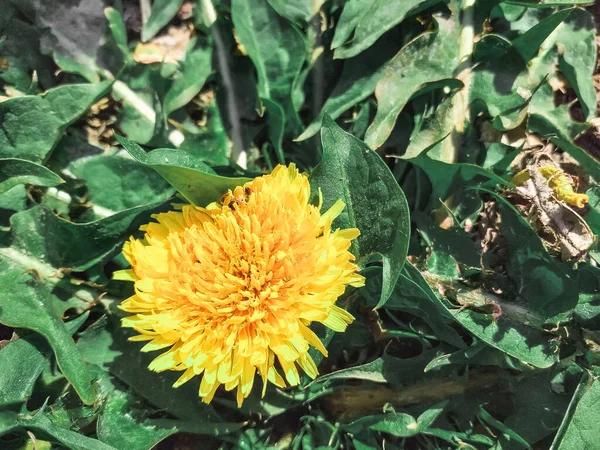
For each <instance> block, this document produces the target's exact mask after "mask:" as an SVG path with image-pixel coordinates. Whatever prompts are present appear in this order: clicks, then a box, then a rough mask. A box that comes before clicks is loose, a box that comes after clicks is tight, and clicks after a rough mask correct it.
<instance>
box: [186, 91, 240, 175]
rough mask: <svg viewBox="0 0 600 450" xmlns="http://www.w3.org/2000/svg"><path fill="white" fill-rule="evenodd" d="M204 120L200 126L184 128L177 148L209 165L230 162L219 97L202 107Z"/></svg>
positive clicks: (222, 164) (227, 139)
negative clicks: (182, 137) (183, 138)
mask: <svg viewBox="0 0 600 450" xmlns="http://www.w3.org/2000/svg"><path fill="white" fill-rule="evenodd" d="M204 114H205V115H206V121H205V123H204V124H203V125H202V126H199V127H193V128H191V129H189V128H188V129H184V130H183V135H184V137H185V140H184V141H183V143H182V144H181V145H180V147H179V149H180V150H184V151H185V152H187V153H189V156H190V158H191V159H193V160H194V161H197V162H203V163H205V164H207V165H210V166H227V165H229V164H230V156H231V149H230V148H229V145H230V144H229V142H231V141H229V138H228V136H227V131H226V130H225V126H226V122H225V121H224V117H223V115H222V113H221V107H220V106H219V98H218V94H217V101H213V102H212V104H210V105H209V106H207V107H206V108H204Z"/></svg>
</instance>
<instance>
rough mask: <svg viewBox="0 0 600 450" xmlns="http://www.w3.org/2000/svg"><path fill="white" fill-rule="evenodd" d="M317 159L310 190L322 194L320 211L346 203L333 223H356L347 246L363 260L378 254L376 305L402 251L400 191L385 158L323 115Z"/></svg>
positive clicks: (406, 224)
mask: <svg viewBox="0 0 600 450" xmlns="http://www.w3.org/2000/svg"><path fill="white" fill-rule="evenodd" d="M321 140H322V142H323V158H322V160H321V162H320V163H319V165H318V166H317V167H316V168H315V169H314V171H313V173H312V175H311V177H310V184H311V192H312V193H313V195H316V193H317V192H319V189H321V191H322V193H323V208H322V210H323V211H326V210H327V209H328V208H330V207H331V206H332V205H333V204H334V203H335V202H336V201H337V200H338V199H342V200H343V201H344V202H345V204H346V207H345V209H344V211H343V212H342V213H341V214H340V216H339V217H338V218H337V219H336V221H335V222H334V226H336V227H340V228H358V229H359V230H360V232H361V235H360V236H359V237H358V238H357V239H356V240H355V241H354V243H353V248H354V251H355V254H356V255H357V257H358V258H360V259H363V261H364V260H365V259H367V258H369V257H370V256H371V255H374V254H377V255H381V257H382V258H383V287H382V290H381V299H380V301H379V303H378V306H382V305H383V304H385V302H386V300H387V299H388V298H389V297H390V295H391V294H392V291H393V289H394V285H395V284H396V280H397V279H398V276H399V275H400V270H402V266H403V265H404V261H405V259H406V255H407V253H408V240H409V235H410V219H409V211H408V204H407V203H406V198H405V197H404V193H403V192H402V189H401V188H400V186H398V183H397V182H396V180H395V179H394V177H393V175H392V173H391V172H390V170H389V169H388V167H387V166H386V164H385V162H383V160H382V159H381V158H380V157H379V155H377V154H376V153H375V152H373V151H372V150H370V149H369V147H367V146H366V145H365V144H364V143H363V142H362V141H360V140H358V139H356V138H355V137H354V136H352V135H350V134H348V133H346V132H344V131H343V130H342V129H341V128H340V127H338V126H337V125H336V124H335V122H334V121H333V119H331V118H330V117H329V116H327V115H326V116H325V117H324V119H323V128H322V130H321Z"/></svg>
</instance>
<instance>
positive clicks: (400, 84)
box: [365, 18, 458, 148]
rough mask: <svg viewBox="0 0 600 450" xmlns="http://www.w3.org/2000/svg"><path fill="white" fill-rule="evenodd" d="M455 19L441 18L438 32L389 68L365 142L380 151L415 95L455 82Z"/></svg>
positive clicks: (402, 54) (403, 53)
mask: <svg viewBox="0 0 600 450" xmlns="http://www.w3.org/2000/svg"><path fill="white" fill-rule="evenodd" d="M456 32H457V30H456V26H455V24H454V22H453V19H447V20H443V19H441V18H438V30H437V31H435V32H428V33H423V34H421V35H420V36H417V37H416V38H415V39H413V40H412V41H411V42H409V43H408V44H407V45H406V46H404V47H403V48H402V50H400V51H399V52H398V54H397V55H396V56H395V57H394V58H393V59H392V60H391V61H390V62H389V63H388V64H387V66H386V68H385V70H384V72H383V75H382V77H381V79H380V80H379V82H378V83H377V87H376V88H375V96H376V97H377V114H376V115H375V119H373V123H372V124H371V126H370V127H369V128H368V129H367V134H366V136H365V142H366V143H367V144H368V145H369V146H370V147H371V148H378V147H380V146H381V145H382V144H383V143H384V142H385V140H386V139H387V138H388V137H389V136H390V134H391V133H392V129H393V128H394V125H395V124H396V120H397V118H398V115H399V114H400V112H401V111H402V109H403V108H404V106H406V104H407V103H408V101H409V100H410V98H411V97H412V96H413V94H414V93H415V92H416V91H417V90H419V89H420V88H422V87H423V86H424V85H426V84H427V83H433V82H436V81H440V80H444V79H448V78H452V75H453V71H454V69H455V67H456V64H457V62H458V51H457V45H456V43H457V35H456Z"/></svg>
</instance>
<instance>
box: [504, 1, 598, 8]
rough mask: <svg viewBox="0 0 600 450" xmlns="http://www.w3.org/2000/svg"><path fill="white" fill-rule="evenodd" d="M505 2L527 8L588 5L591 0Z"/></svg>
mask: <svg viewBox="0 0 600 450" xmlns="http://www.w3.org/2000/svg"><path fill="white" fill-rule="evenodd" d="M506 3H508V4H511V5H523V6H527V7H528V8H554V7H556V6H572V5H589V4H590V3H593V2H592V1H591V0H540V1H538V0H511V1H507V2H506Z"/></svg>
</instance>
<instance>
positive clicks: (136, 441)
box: [96, 390, 177, 450]
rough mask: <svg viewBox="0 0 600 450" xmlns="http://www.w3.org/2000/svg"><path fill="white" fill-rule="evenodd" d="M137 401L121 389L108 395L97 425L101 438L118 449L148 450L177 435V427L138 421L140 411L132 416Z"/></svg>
mask: <svg viewBox="0 0 600 450" xmlns="http://www.w3.org/2000/svg"><path fill="white" fill-rule="evenodd" d="M134 401H135V399H134V398H133V397H132V396H131V395H129V394H127V393H126V392H122V391H119V390H114V391H113V392H112V393H111V394H110V395H109V396H108V399H107V400H106V403H105V404H104V409H103V411H102V414H101V415H100V417H99V418H98V423H97V425H96V432H97V434H98V439H100V440H101V441H102V442H104V443H105V444H109V445H112V446H113V447H115V448H122V449H125V448H126V449H129V450H147V449H149V448H153V447H154V446H155V445H156V444H158V443H159V442H160V441H162V440H163V439H165V438H167V437H169V436H171V435H172V434H175V433H177V429H176V428H174V427H173V428H158V427H156V425H154V424H153V423H152V422H153V421H152V420H148V419H146V418H138V417H139V416H141V411H139V412H137V414H136V415H133V414H131V411H132V409H133V408H132V406H133V405H132V404H133V403H134Z"/></svg>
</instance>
